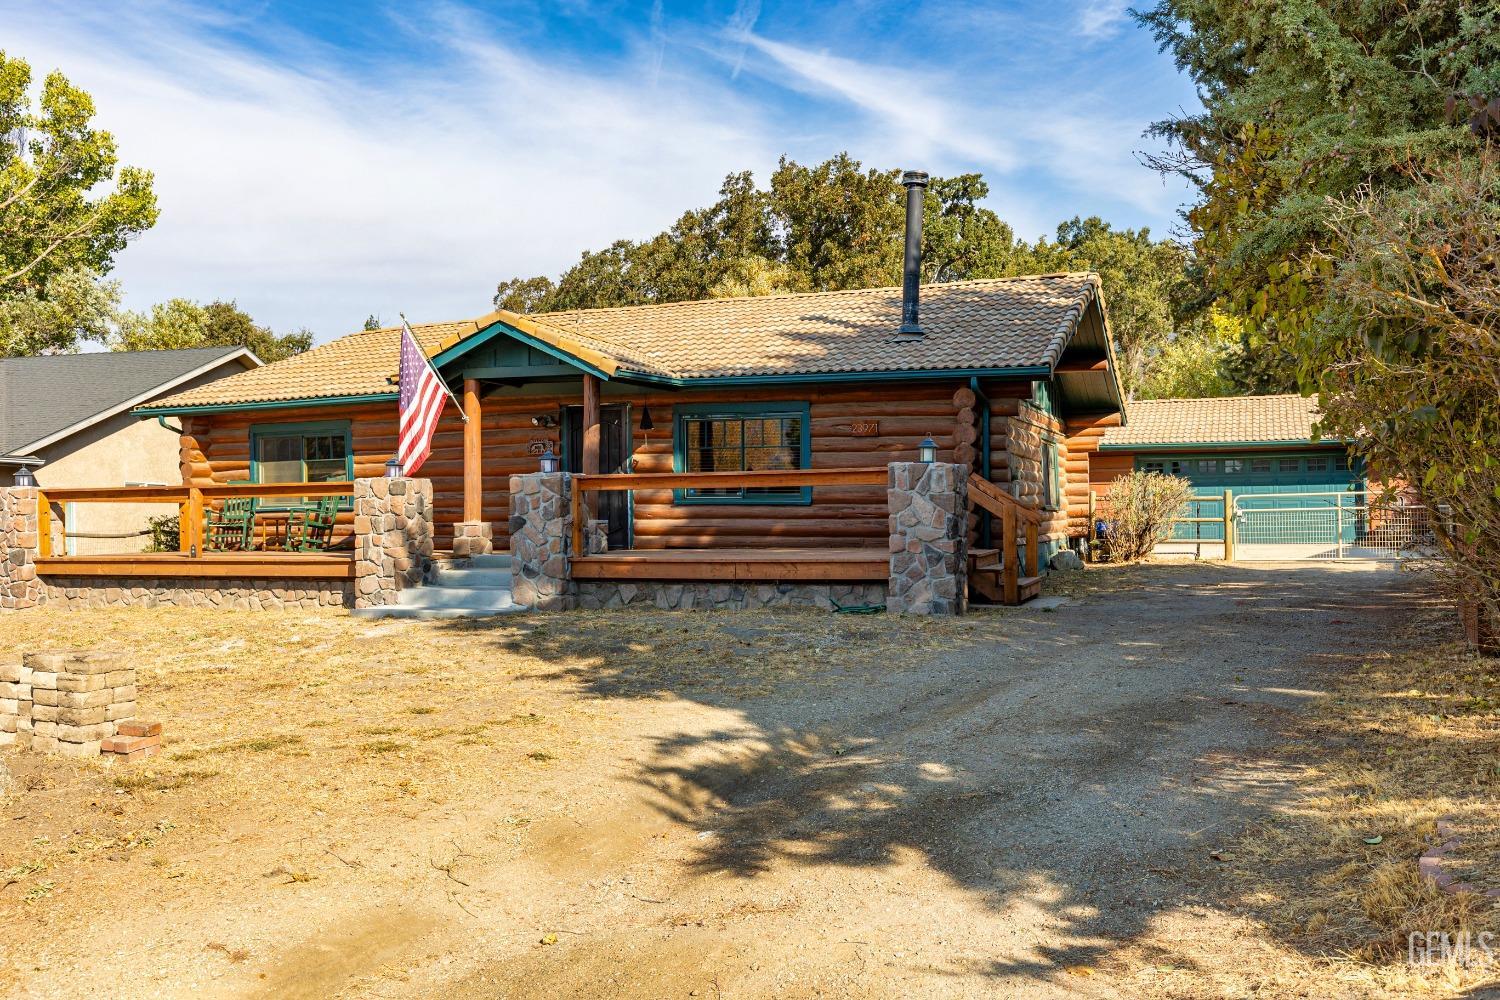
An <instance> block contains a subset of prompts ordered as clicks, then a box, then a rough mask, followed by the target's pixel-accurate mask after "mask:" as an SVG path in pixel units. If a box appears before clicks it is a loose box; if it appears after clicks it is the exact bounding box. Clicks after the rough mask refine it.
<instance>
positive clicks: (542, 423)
mask: <svg viewBox="0 0 1500 1000" xmlns="http://www.w3.org/2000/svg"><path fill="white" fill-rule="evenodd" d="M531 426H533V427H556V426H557V418H556V417H554V416H552V414H550V413H543V414H541V415H540V416H535V417H532V418H531Z"/></svg>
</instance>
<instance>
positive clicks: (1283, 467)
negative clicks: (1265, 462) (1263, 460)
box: [1276, 458, 1302, 472]
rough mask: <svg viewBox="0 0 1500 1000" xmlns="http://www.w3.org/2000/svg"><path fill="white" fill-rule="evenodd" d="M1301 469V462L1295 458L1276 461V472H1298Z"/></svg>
mask: <svg viewBox="0 0 1500 1000" xmlns="http://www.w3.org/2000/svg"><path fill="white" fill-rule="evenodd" d="M1301 468H1302V460H1301V459H1297V458H1278V459H1277V460H1276V471H1277V472H1298V471H1300V470H1301Z"/></svg>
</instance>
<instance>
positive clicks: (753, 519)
mask: <svg viewBox="0 0 1500 1000" xmlns="http://www.w3.org/2000/svg"><path fill="white" fill-rule="evenodd" d="M609 388H610V389H613V387H609ZM984 391H985V394H986V396H987V397H988V398H989V399H990V403H991V410H992V414H993V417H992V423H991V447H992V448H993V449H994V451H993V454H992V460H991V467H992V478H993V479H994V480H995V481H996V482H999V483H1008V482H1009V481H1010V475H1009V469H1008V466H1007V462H1006V454H1007V452H1006V439H1007V433H1006V428H1007V418H1008V417H1010V416H1012V415H1014V414H1016V413H1019V412H1020V402H1021V399H1022V398H1023V397H1025V398H1029V396H1030V394H1031V387H1030V383H1029V382H1016V383H1002V382H996V383H993V384H990V385H986V386H985V387H984ZM776 401H784V402H807V403H808V404H809V407H810V436H811V441H812V455H811V462H810V464H811V467H812V468H814V469H830V468H856V467H861V466H876V465H886V464H888V463H890V462H896V461H914V460H915V459H916V458H917V445H918V443H919V442H920V441H921V440H922V438H924V437H926V436H927V435H929V434H930V435H931V436H932V438H933V440H935V441H936V442H937V444H938V450H939V454H938V460H939V461H944V462H952V461H957V462H960V463H966V464H969V465H971V467H973V468H975V469H976V470H977V469H978V468H979V467H980V461H981V457H980V451H979V446H978V444H979V443H978V432H979V431H978V428H979V422H978V417H977V415H976V412H975V406H976V403H975V397H974V395H973V393H972V392H971V391H970V390H969V388H968V386H967V383H966V382H960V381H957V380H955V381H951V382H947V381H944V382H911V383H904V384H902V383H898V384H889V385H880V386H850V387H838V386H830V387H822V388H808V387H805V386H804V387H787V388H785V389H739V390H723V391H715V392H650V391H644V390H643V391H635V392H628V393H623V394H621V393H616V392H613V391H610V392H607V393H606V394H605V395H604V397H603V399H602V400H601V402H602V403H603V404H604V405H606V406H607V405H611V404H617V403H629V404H630V406H631V409H630V413H631V420H632V423H633V425H634V426H633V427H632V443H633V446H634V453H633V457H634V462H635V471H637V472H671V471H672V425H673V417H672V414H673V406H674V405H677V404H699V403H714V402H737V403H738V402H768V403H771V402H776ZM581 403H582V391H581V387H580V389H579V391H578V392H577V393H576V394H559V395H555V396H538V395H531V396H517V395H514V394H512V395H507V394H506V391H505V390H503V389H502V390H498V391H497V392H496V393H495V394H493V395H490V396H487V397H485V398H484V399H483V401H482V407H483V413H484V417H483V452H482V456H483V462H484V484H485V490H484V505H483V507H484V519H485V520H488V521H490V522H491V523H493V525H494V529H495V547H496V549H505V548H508V547H509V520H510V503H509V496H508V495H507V493H506V489H507V486H508V482H509V477H510V476H511V475H513V474H517V473H524V472H531V471H534V470H535V469H536V464H537V460H536V456H535V455H533V454H531V453H530V452H529V451H528V445H529V444H530V443H531V442H532V441H533V440H536V439H539V438H548V439H550V440H551V441H552V442H554V443H555V442H557V440H558V438H559V436H560V428H556V427H554V428H550V429H547V430H542V429H539V428H536V427H534V426H533V425H532V423H531V419H532V417H533V416H539V415H543V414H547V415H551V416H554V417H555V416H558V413H559V408H560V407H562V406H570V405H578V404H581ZM646 407H649V408H650V409H651V411H652V419H653V421H654V423H655V425H656V426H655V427H654V429H653V430H651V431H650V432H646V431H643V430H642V429H641V427H640V421H641V416H642V413H643V410H644V408H646ZM313 420H320V421H321V420H349V421H350V422H351V427H352V440H353V450H354V474H355V476H378V475H380V474H381V473H382V471H383V469H384V464H385V462H386V460H387V459H388V458H390V457H391V455H392V453H393V452H394V450H395V445H396V420H397V416H396V408H395V405H394V404H393V403H388V404H380V405H361V406H349V407H335V406H321V407H304V408H289V409H286V410H257V411H253V412H237V413H222V414H212V415H204V416H195V417H191V418H187V417H185V418H184V419H183V431H184V433H183V435H182V439H181V449H180V453H179V457H180V463H181V471H182V476H183V482H184V483H192V484H196V485H203V486H206V485H210V484H224V483H227V482H229V481H230V480H236V479H248V478H250V428H251V426H252V425H256V424H275V423H296V422H302V421H313ZM865 421H876V422H878V424H879V432H878V434H875V435H873V436H867V435H864V434H860V435H856V434H855V433H854V425H855V423H857V422H865ZM417 475H418V476H420V477H423V478H430V479H431V480H432V481H433V495H434V514H435V518H434V520H435V526H436V527H435V534H436V540H437V547H438V548H440V549H446V548H448V547H449V546H450V545H451V543H452V534H453V527H452V526H453V524H454V523H456V522H457V521H459V520H460V519H461V518H462V505H463V430H462V423H461V422H460V420H459V417H458V414H457V411H456V409H455V408H454V407H453V406H452V405H451V404H450V405H449V406H448V408H447V409H446V410H445V411H444V413H443V417H442V419H441V421H440V422H439V425H438V431H437V434H436V436H435V438H434V439H433V446H432V454H431V456H430V457H429V458H428V459H427V461H426V463H425V464H424V465H423V466H422V468H421V469H420V470H418V472H417ZM886 517H887V512H886V495H885V489H884V488H883V487H820V488H818V489H817V490H815V491H814V493H813V502H812V503H811V504H810V505H806V506H794V505H780V504H777V505H754V506H752V505H738V504H725V505H715V506H708V505H692V506H687V505H681V506H674V505H673V503H672V495H671V492H670V491H669V490H659V491H652V490H641V491H637V492H636V494H635V510H634V534H635V542H634V544H635V546H636V547H637V548H699V547H710V546H736V547H739V546H745V547H750V546H768V547H774V546H806V545H816V544H819V543H828V544H834V545H839V546H871V547H884V546H886V545H888V544H889V528H888V524H887V520H886ZM270 523H273V524H274V521H273V522H270ZM352 523H353V519H352V514H345V515H343V516H342V517H341V527H342V532H341V533H343V534H347V532H348V531H349V530H350V528H352Z"/></svg>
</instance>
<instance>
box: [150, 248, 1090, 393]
mask: <svg viewBox="0 0 1500 1000" xmlns="http://www.w3.org/2000/svg"><path fill="white" fill-rule="evenodd" d="M1098 288H1099V278H1098V276H1097V275H1094V274H1091V273H1078V274H1052V275H1036V276H1030V277H1021V278H994V279H985V280H981V281H963V282H950V283H944V284H934V285H924V286H923V287H922V305H921V320H922V327H923V329H924V330H925V331H926V336H925V337H924V338H922V339H920V340H915V341H902V340H900V339H898V338H897V337H896V328H897V326H899V324H900V316H901V289H899V288H869V289H859V290H853V291H842V292H812V293H805V294H796V295H766V296H757V297H752V298H736V299H708V300H704V301H699V302H674V303H665V304H661V305H646V306H624V307H620V308H613V309H579V310H571V311H565V312H553V313H542V314H538V315H530V316H524V317H518V316H516V315H515V314H513V313H505V312H500V313H493V314H490V315H489V316H484V317H480V318H479V319H476V320H467V321H465V322H462V323H434V324H427V325H423V326H417V327H414V328H413V329H415V330H416V331H417V334H418V338H419V339H420V340H421V341H422V344H423V346H424V347H425V348H427V350H428V353H429V354H436V353H437V352H438V351H439V350H442V349H446V348H448V347H451V346H453V345H454V344H456V343H458V342H460V341H461V340H462V339H463V338H465V337H468V336H470V335H472V334H474V333H476V332H478V331H479V330H481V329H484V328H485V327H487V326H489V325H490V324H491V323H492V322H494V321H495V320H496V319H499V320H502V321H505V322H510V323H512V324H513V325H516V326H518V327H522V328H527V327H529V328H530V329H528V332H532V333H533V334H534V335H536V336H539V337H541V338H542V339H544V340H547V341H549V342H551V343H553V344H555V345H557V346H561V347H564V348H565V349H571V350H574V351H575V352H576V353H578V354H579V355H580V356H585V357H586V356H587V355H594V356H596V357H599V358H602V359H604V361H605V363H606V365H607V368H608V369H609V370H613V369H614V368H619V369H624V370H627V371H633V372H640V373H645V374H651V375H661V376H670V377H675V378H683V379H693V378H707V377H714V376H735V375H741V376H743V375H806V374H822V373H833V372H875V371H920V370H938V369H974V368H1021V367H1044V366H1051V365H1053V364H1056V362H1057V360H1058V358H1059V357H1060V356H1061V355H1062V351H1063V349H1064V348H1065V347H1066V346H1067V343H1068V340H1069V339H1070V338H1071V337H1072V335H1073V332H1074V330H1075V329H1076V327H1077V325H1078V321H1079V319H1080V318H1081V317H1082V316H1083V314H1084V311H1085V309H1086V308H1087V307H1088V305H1089V303H1090V302H1092V301H1094V300H1095V298H1096V297H1097V295H1098ZM398 333H399V331H397V330H394V329H391V330H376V331H371V332H367V333H355V334H350V335H349V336H347V337H344V338H341V339H339V340H336V341H334V342H332V343H330V344H325V345H323V346H322V347H319V348H316V349H314V350H312V351H309V352H307V353H306V354H302V355H298V356H297V357H294V358H288V359H287V360H285V361H281V362H278V363H276V364H273V365H268V366H266V367H265V368H262V369H259V370H258V371H255V372H247V373H245V375H243V376H240V375H236V376H233V377H231V378H227V379H224V380H222V381H219V382H215V383H213V384H212V385H210V386H204V387H203V388H201V389H195V390H193V391H192V392H187V393H182V394H180V395H177V396H172V397H169V398H168V399H164V400H162V401H161V402H160V403H158V404H156V405H158V406H204V405H229V404H234V403H246V402H270V401H277V400H292V399H309V398H319V397H329V396H355V395H366V394H371V393H379V392H390V391H392V389H391V384H390V379H391V377H392V376H393V374H394V370H395V362H396V358H397V337H398Z"/></svg>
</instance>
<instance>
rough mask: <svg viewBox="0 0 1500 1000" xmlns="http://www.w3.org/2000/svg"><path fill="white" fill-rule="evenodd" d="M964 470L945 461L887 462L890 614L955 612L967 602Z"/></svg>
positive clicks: (966, 484) (966, 473)
mask: <svg viewBox="0 0 1500 1000" xmlns="http://www.w3.org/2000/svg"><path fill="white" fill-rule="evenodd" d="M968 487H969V470H968V468H967V467H965V466H963V465H953V464H950V463H946V462H933V463H931V464H928V463H924V462H892V463H891V466H890V485H889V488H888V490H887V502H888V503H889V509H890V531H891V577H890V588H889V593H888V594H887V595H886V602H885V607H886V610H887V611H888V612H891V613H893V614H908V615H961V614H963V613H964V612H965V611H966V610H967V609H968V605H969V550H968V549H969V547H968V531H967V530H966V525H967V517H968V509H969V496H968Z"/></svg>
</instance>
